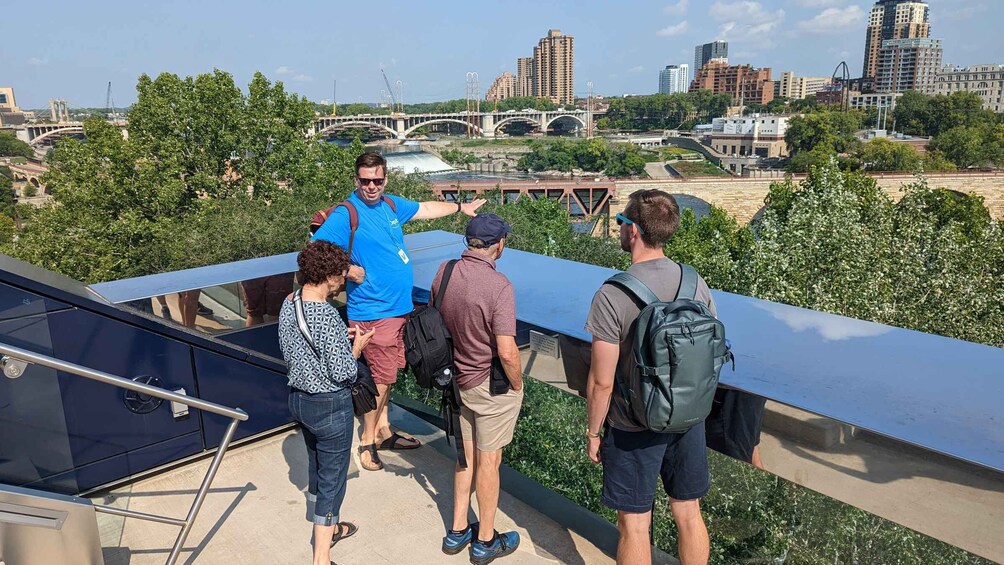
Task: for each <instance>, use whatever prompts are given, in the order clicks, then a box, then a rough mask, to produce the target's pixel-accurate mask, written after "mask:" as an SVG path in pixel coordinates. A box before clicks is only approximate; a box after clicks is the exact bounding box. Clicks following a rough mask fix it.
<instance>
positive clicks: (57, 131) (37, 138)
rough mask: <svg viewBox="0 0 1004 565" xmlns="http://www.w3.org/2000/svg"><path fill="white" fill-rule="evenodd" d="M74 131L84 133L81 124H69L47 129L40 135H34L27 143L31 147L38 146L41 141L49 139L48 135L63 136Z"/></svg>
mask: <svg viewBox="0 0 1004 565" xmlns="http://www.w3.org/2000/svg"><path fill="white" fill-rule="evenodd" d="M74 133H79V134H83V133H84V128H83V126H69V127H65V128H59V129H54V130H50V131H47V132H45V133H43V134H42V135H37V136H35V137H34V139H32V140H31V141H30V142H28V145H30V146H32V147H38V146H39V145H40V144H41V143H42V142H43V141H45V140H46V139H49V138H50V137H63V136H64V135H70V134H74Z"/></svg>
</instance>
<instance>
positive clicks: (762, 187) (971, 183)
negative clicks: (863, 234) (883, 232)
mask: <svg viewBox="0 0 1004 565" xmlns="http://www.w3.org/2000/svg"><path fill="white" fill-rule="evenodd" d="M800 178H802V177H796V180H799V179H800ZM875 178H876V180H877V181H878V185H879V186H880V187H881V188H882V189H883V190H884V191H885V192H886V193H887V194H889V196H891V197H892V198H893V199H894V200H899V198H901V197H902V192H901V190H900V189H901V188H902V186H903V185H904V184H910V183H912V182H914V177H912V176H910V175H884V176H879V175H876V176H875ZM779 180H783V179H750V178H736V179H729V178H724V179H723V178H707V179H700V178H698V179H689V180H639V181H618V182H617V193H616V199H614V200H613V201H611V204H610V213H611V215H612V214H615V213H617V212H620V211H622V210H623V209H624V206H625V205H626V204H627V199H628V196H630V194H631V193H632V192H634V191H635V190H643V189H649V188H658V189H660V190H665V191H666V192H670V193H673V194H688V195H690V196H694V197H696V198H700V199H701V200H704V201H706V202H709V203H711V204H714V205H715V206H718V207H719V208H723V209H724V210H726V211H727V212H728V213H729V214H731V215H732V216H733V217H734V218H736V219H737V220H738V221H739V222H741V223H746V222H749V221H750V220H752V219H753V216H755V215H756V213H757V212H759V211H760V209H761V208H762V207H763V201H764V198H766V196H767V193H768V191H769V190H770V185H771V183H772V182H778V181H779ZM928 183H929V184H930V186H932V187H936V188H947V189H949V190H955V191H958V192H961V193H964V194H969V193H975V194H978V195H980V196H982V197H983V200H984V202H985V203H986V206H987V208H988V209H989V210H990V215H991V216H992V217H993V218H995V219H998V220H1000V219H1004V173H981V174H964V173H946V174H931V175H928Z"/></svg>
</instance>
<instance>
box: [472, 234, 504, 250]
mask: <svg viewBox="0 0 1004 565" xmlns="http://www.w3.org/2000/svg"><path fill="white" fill-rule="evenodd" d="M466 239H467V248H468V249H491V248H492V247H498V245H499V242H502V241H505V236H503V237H502V239H500V240H498V241H496V242H495V243H493V244H491V245H488V244H487V243H485V240H483V239H478V238H476V237H468V238H466Z"/></svg>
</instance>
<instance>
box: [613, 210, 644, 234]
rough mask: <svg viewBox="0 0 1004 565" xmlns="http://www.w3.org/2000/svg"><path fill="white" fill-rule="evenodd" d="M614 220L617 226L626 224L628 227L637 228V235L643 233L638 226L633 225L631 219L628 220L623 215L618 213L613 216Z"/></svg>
mask: <svg viewBox="0 0 1004 565" xmlns="http://www.w3.org/2000/svg"><path fill="white" fill-rule="evenodd" d="M614 218H616V219H617V225H618V226H619V225H621V224H627V225H629V226H631V225H633V226H634V227H636V228H638V233H640V234H644V233H645V230H643V229H641V226H639V225H638V224H636V223H634V222H633V221H632V220H631V219H629V218H628V217H627V216H625V215H624V214H621V213H618V214H617V215H616V216H614Z"/></svg>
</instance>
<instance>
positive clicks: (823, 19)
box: [795, 6, 865, 33]
mask: <svg viewBox="0 0 1004 565" xmlns="http://www.w3.org/2000/svg"><path fill="white" fill-rule="evenodd" d="M864 18H865V13H864V11H863V10H862V9H861V8H860V7H859V6H847V7H846V8H827V9H825V10H823V11H822V12H820V13H818V14H816V15H815V17H813V18H812V19H811V20H804V21H801V22H798V24H797V25H796V26H795V27H796V28H797V29H798V30H799V31H803V32H807V33H839V32H842V31H846V30H848V29H851V28H855V27H860V26H861V24H862V22H863V21H864Z"/></svg>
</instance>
